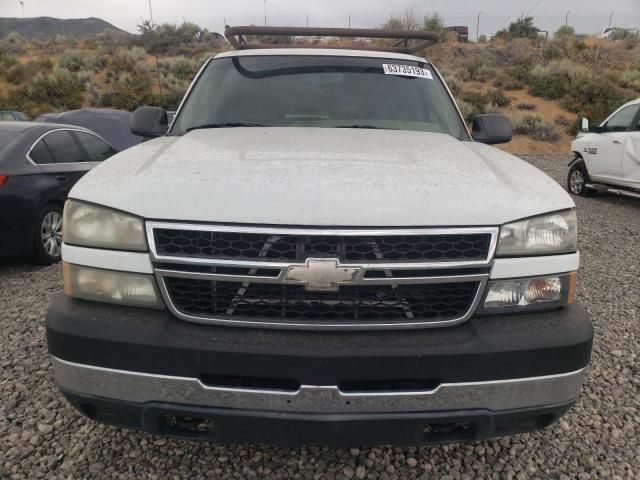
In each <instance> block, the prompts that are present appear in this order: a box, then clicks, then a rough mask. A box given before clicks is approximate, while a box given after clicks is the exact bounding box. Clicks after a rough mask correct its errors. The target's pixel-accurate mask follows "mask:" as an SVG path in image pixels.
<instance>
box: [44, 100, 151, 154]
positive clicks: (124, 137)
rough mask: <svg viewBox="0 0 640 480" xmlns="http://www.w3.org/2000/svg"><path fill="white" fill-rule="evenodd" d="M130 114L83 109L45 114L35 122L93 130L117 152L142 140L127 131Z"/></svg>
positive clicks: (124, 111) (121, 111) (119, 111)
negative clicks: (62, 124) (61, 124)
mask: <svg viewBox="0 0 640 480" xmlns="http://www.w3.org/2000/svg"><path fill="white" fill-rule="evenodd" d="M130 119H131V112H127V111H126V110H114V109H110V108H83V109H80V110H70V111H68V112H61V113H45V114H44V115H40V116H39V117H38V118H36V122H46V123H65V124H68V125H76V126H78V127H83V128H88V129H90V130H93V131H94V132H96V133H97V134H98V135H100V136H101V137H102V138H104V139H105V140H106V141H107V142H109V144H111V145H113V147H114V148H116V149H117V150H118V151H122V150H125V149H127V148H129V147H132V146H134V145H138V144H139V143H140V142H142V141H143V140H144V139H143V138H142V137H140V136H138V135H134V134H132V133H131V130H129V120H130Z"/></svg>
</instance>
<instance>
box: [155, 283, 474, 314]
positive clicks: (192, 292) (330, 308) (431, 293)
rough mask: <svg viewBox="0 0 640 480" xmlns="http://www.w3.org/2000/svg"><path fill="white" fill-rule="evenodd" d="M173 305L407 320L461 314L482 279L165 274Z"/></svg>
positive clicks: (191, 310) (207, 310)
mask: <svg viewBox="0 0 640 480" xmlns="http://www.w3.org/2000/svg"><path fill="white" fill-rule="evenodd" d="M164 280H165V285H166V289H167V292H168V294H169V297H170V298H171V299H172V301H173V304H174V305H175V307H176V308H177V309H178V310H179V311H181V312H184V313H187V314H190V315H196V316H206V317H217V318H228V319H244V320H246V319H266V320H268V321H278V320H285V321H288V320H295V321H300V322H304V323H308V324H310V325H314V324H315V323H316V322H320V323H327V322H336V321H340V322H353V323H361V322H378V323H379V322H390V323H393V322H400V323H401V322H405V321H411V320H414V319H421V320H422V321H437V320H448V319H451V318H459V317H462V316H463V315H464V314H465V313H466V312H467V310H468V309H469V307H470V305H471V304H472V303H473V299H474V297H475V295H476V293H477V291H478V287H479V286H480V282H479V281H474V282H460V283H453V284H446V283H441V284H409V285H398V286H394V285H356V286H344V287H341V288H340V289H339V290H338V291H336V292H309V291H307V290H306V289H305V288H304V287H303V286H301V285H286V284H280V285H277V284H272V283H249V284H238V283H237V282H225V281H216V280H213V281H211V280H199V279H194V278H176V277H166V278H165V279H164Z"/></svg>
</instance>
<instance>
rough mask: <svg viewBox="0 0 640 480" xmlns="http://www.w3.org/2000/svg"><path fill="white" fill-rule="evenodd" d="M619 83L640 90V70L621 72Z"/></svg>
mask: <svg viewBox="0 0 640 480" xmlns="http://www.w3.org/2000/svg"><path fill="white" fill-rule="evenodd" d="M620 85H622V86H623V87H625V88H633V89H634V90H636V91H637V92H640V70H627V71H625V72H624V73H623V74H622V78H621V79H620Z"/></svg>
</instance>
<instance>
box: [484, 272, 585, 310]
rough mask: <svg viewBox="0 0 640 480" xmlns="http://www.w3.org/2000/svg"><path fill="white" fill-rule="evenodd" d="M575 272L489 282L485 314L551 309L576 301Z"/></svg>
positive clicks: (485, 300) (485, 299)
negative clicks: (574, 299) (574, 298)
mask: <svg viewBox="0 0 640 480" xmlns="http://www.w3.org/2000/svg"><path fill="white" fill-rule="evenodd" d="M575 279H576V274H575V272H572V273H568V274H563V275H550V276H546V277H536V278H516V279H505V280H493V281H491V282H489V285H488V287H487V293H486V295H485V297H484V302H483V306H482V311H483V313H500V312H517V311H522V310H533V309H536V308H537V309H540V308H552V307H559V306H562V305H568V304H571V303H573V296H574V293H575V285H576V280H575Z"/></svg>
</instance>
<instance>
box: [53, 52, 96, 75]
mask: <svg viewBox="0 0 640 480" xmlns="http://www.w3.org/2000/svg"><path fill="white" fill-rule="evenodd" d="M59 64H60V66H61V67H62V68H66V69H67V70H69V71H70V72H78V71H80V70H93V69H94V68H95V67H96V66H97V65H98V59H97V58H96V57H95V56H94V55H88V54H86V53H84V52H83V51H82V50H80V49H79V48H69V49H67V50H65V51H64V52H62V55H60V61H59Z"/></svg>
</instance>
